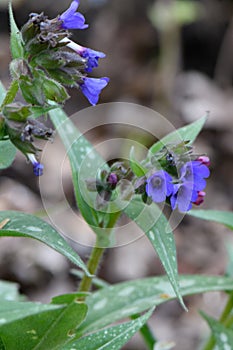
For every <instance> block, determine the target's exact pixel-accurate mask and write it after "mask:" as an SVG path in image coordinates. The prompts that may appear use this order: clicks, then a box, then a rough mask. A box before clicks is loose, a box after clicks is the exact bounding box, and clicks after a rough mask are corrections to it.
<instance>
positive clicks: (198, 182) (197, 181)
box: [170, 161, 210, 212]
mask: <svg viewBox="0 0 233 350" xmlns="http://www.w3.org/2000/svg"><path fill="white" fill-rule="evenodd" d="M209 175H210V171H209V169H208V167H207V166H206V165H204V164H203V163H202V162H201V161H190V162H187V163H185V164H184V165H183V166H182V168H181V169H180V179H179V181H180V183H178V184H176V185H174V191H173V194H172V196H171V198H170V202H171V207H172V210H175V209H176V208H177V207H178V209H179V210H180V211H181V212H186V211H188V210H190V209H191V208H192V203H194V204H197V205H199V204H201V203H202V202H203V201H204V196H205V192H203V191H202V190H203V189H204V188H205V186H206V181H205V178H207V177H209Z"/></svg>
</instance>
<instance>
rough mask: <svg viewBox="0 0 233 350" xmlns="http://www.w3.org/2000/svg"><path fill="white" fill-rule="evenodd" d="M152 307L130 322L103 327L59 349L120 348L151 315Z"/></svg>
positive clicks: (96, 349)
mask: <svg viewBox="0 0 233 350" xmlns="http://www.w3.org/2000/svg"><path fill="white" fill-rule="evenodd" d="M152 312H153V309H152V310H150V311H148V312H147V313H146V314H145V315H143V316H141V317H138V318H137V319H136V320H134V321H131V322H126V323H122V324H120V325H117V326H113V327H109V328H105V329H103V330H100V331H98V332H96V333H92V334H89V335H87V336H84V337H83V338H81V339H79V340H76V341H73V342H71V343H69V344H67V345H66V346H64V347H63V348H62V349H61V350H79V349H80V350H81V349H82V350H120V349H122V346H123V345H125V344H126V343H127V342H128V341H129V339H130V338H131V337H132V336H133V335H134V334H135V333H136V332H138V331H139V329H140V328H141V327H142V326H143V325H144V324H145V323H146V321H147V320H148V318H149V317H150V316H151V314H152Z"/></svg>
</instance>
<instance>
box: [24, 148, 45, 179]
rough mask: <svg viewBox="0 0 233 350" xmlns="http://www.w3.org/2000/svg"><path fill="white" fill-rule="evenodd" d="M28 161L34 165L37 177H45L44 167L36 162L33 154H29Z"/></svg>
mask: <svg viewBox="0 0 233 350" xmlns="http://www.w3.org/2000/svg"><path fill="white" fill-rule="evenodd" d="M27 157H28V159H29V160H30V161H31V163H32V165H33V173H34V174H35V175H36V176H41V175H43V169H44V165H43V164H41V163H40V162H38V161H37V160H36V157H35V155H34V154H32V153H28V154H27Z"/></svg>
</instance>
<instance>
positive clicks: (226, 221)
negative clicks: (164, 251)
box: [187, 209, 233, 230]
mask: <svg viewBox="0 0 233 350" xmlns="http://www.w3.org/2000/svg"><path fill="white" fill-rule="evenodd" d="M187 214H189V215H191V216H195V217H196V218H199V219H203V220H209V221H215V222H218V223H219V224H223V225H225V226H227V227H228V228H230V229H231V230H233V213H232V212H229V211H220V210H203V209H200V210H190V211H189V212H187Z"/></svg>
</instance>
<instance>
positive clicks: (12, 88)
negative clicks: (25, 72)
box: [0, 80, 19, 110]
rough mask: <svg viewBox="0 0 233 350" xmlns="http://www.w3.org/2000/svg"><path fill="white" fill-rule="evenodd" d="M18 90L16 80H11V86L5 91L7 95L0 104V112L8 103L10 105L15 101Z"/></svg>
mask: <svg viewBox="0 0 233 350" xmlns="http://www.w3.org/2000/svg"><path fill="white" fill-rule="evenodd" d="M18 90H19V84H18V81H17V80H13V81H12V82H11V85H10V87H9V89H8V91H7V94H6V96H5V98H4V100H3V102H2V104H1V107H0V110H2V108H3V107H4V106H6V105H8V104H9V103H12V102H13V101H14V99H15V96H16V95H17V92H18Z"/></svg>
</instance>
